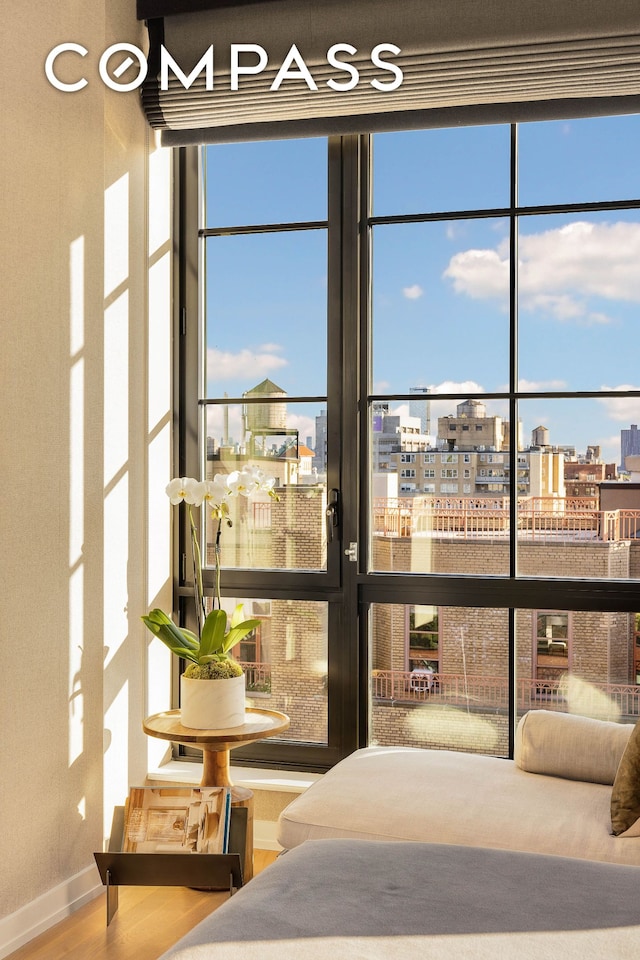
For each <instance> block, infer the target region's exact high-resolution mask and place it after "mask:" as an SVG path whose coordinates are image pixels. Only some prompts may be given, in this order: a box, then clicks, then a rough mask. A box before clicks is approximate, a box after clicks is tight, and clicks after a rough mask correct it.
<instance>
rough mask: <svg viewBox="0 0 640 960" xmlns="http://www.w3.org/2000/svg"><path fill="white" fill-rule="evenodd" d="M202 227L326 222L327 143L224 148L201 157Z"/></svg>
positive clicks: (288, 142) (283, 142)
mask: <svg viewBox="0 0 640 960" xmlns="http://www.w3.org/2000/svg"><path fill="white" fill-rule="evenodd" d="M205 168H206V169H205V196H206V214H205V215H206V222H205V226H207V227H230V226H248V225H249V224H258V223H300V222H305V221H316V220H326V218H327V141H326V140H323V139H321V140H313V139H309V140H270V141H268V142H264V143H229V144H220V145H216V146H213V147H207V148H206V151H205Z"/></svg>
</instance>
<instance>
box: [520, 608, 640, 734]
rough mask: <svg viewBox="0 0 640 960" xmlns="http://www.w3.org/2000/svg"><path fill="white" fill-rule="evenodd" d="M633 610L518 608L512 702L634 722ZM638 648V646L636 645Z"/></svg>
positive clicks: (637, 661)
mask: <svg viewBox="0 0 640 960" xmlns="http://www.w3.org/2000/svg"><path fill="white" fill-rule="evenodd" d="M637 622H638V614H634V613H602V612H600V613H598V612H595V611H580V610H574V611H567V610H517V611H516V642H517V669H518V678H517V706H518V714H519V715H522V714H523V713H526V711H527V710H537V709H542V710H559V711H563V712H566V713H574V714H580V715H582V716H586V717H597V718H599V719H602V720H616V721H619V722H622V723H628V722H632V721H633V722H635V721H636V720H637V719H638V714H639V713H640V687H639V686H638V684H637V681H636V665H638V666H640V655H638V656H637V657H636V656H635V645H634V639H635V637H636V624H637ZM638 649H639V650H640V648H638Z"/></svg>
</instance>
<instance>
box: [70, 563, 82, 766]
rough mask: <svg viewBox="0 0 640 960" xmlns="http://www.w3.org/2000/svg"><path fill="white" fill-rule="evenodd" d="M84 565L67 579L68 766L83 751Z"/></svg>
mask: <svg viewBox="0 0 640 960" xmlns="http://www.w3.org/2000/svg"><path fill="white" fill-rule="evenodd" d="M83 620H84V566H83V565H82V564H81V565H80V566H79V567H78V568H77V569H76V570H74V571H73V572H72V573H71V576H70V578H69V766H70V767H71V766H72V764H73V763H74V762H75V761H76V760H77V759H78V757H79V756H81V754H82V751H83V750H84V694H83V689H82V680H83V678H82V656H83V652H84V632H83V627H84V623H83Z"/></svg>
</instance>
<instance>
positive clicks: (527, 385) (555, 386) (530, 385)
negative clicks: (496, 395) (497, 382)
mask: <svg viewBox="0 0 640 960" xmlns="http://www.w3.org/2000/svg"><path fill="white" fill-rule="evenodd" d="M566 388H567V381H566V380H519V381H518V390H520V391H521V392H522V393H539V392H540V391H541V390H566ZM507 389H508V387H507V386H505V390H507Z"/></svg>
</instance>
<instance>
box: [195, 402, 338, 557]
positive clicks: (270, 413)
mask: <svg viewBox="0 0 640 960" xmlns="http://www.w3.org/2000/svg"><path fill="white" fill-rule="evenodd" d="M248 395H251V392H249V394H248ZM277 396H280V397H282V396H285V395H284V394H279V395H277ZM206 430H207V460H206V470H205V475H206V479H207V480H211V479H213V478H214V477H215V475H216V474H218V473H224V474H228V473H231V472H232V471H234V470H239V469H241V468H242V467H243V466H246V465H251V466H259V467H260V468H261V469H262V470H263V472H264V474H265V476H266V477H268V478H271V477H274V478H275V481H276V483H275V490H276V492H277V494H278V498H279V499H278V500H277V501H276V500H273V499H272V498H270V497H269V496H268V494H266V493H259V494H256V495H254V496H252V497H251V498H250V499H246V498H245V497H236V498H234V499H232V500H231V501H230V502H229V508H230V519H231V521H232V526H231V527H229V526H227V525H223V532H222V535H221V540H220V546H221V561H222V566H223V567H245V568H254V569H260V568H262V569H264V568H272V569H283V568H288V569H297V570H323V569H325V567H326V527H325V510H326V506H327V504H326V474H325V471H326V413H325V410H324V409H323V408H321V407H320V408H319V407H318V406H317V405H316V404H287V403H284V402H282V403H280V402H277V401H276V400H275V399H274V400H273V401H272V402H266V403H253V404H251V403H247V404H245V405H243V406H239V405H238V404H228V405H227V404H211V405H209V406H208V407H207V419H206ZM316 439H317V440H318V442H319V444H318V447H319V448H318V454H317V456H316V451H315V449H314V447H315V440H316ZM206 529H207V563H208V564H209V565H213V563H214V562H215V560H214V553H213V549H214V542H215V536H216V530H217V522H216V521H213V520H211V519H210V518H207V528H206Z"/></svg>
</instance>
